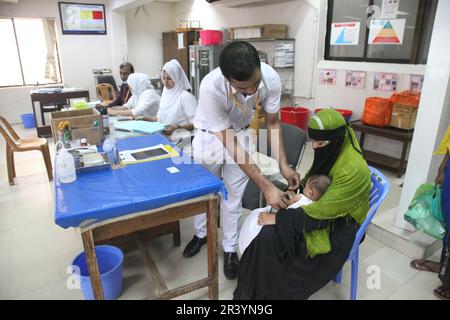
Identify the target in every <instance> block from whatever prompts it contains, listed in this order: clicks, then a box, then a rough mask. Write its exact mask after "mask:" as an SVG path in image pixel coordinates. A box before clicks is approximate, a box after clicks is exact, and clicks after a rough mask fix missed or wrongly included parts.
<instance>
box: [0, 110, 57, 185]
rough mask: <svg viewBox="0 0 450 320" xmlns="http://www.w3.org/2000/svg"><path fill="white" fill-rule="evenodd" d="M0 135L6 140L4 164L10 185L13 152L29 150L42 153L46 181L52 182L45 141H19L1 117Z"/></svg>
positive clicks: (13, 172)
mask: <svg viewBox="0 0 450 320" xmlns="http://www.w3.org/2000/svg"><path fill="white" fill-rule="evenodd" d="M0 133H1V134H2V135H3V137H4V138H5V140H6V164H7V168H8V180H9V184H10V185H13V184H14V178H15V177H16V168H15V166H14V152H23V151H30V150H38V151H41V152H42V155H43V157H44V162H45V167H46V169H47V175H48V179H49V180H50V181H52V180H53V173H52V160H51V158H50V152H49V149H48V143H47V139H45V138H30V139H21V138H20V137H19V136H18V134H17V133H16V132H15V131H14V129H13V128H12V127H11V125H10V124H9V123H8V121H6V119H5V118H3V117H2V116H0Z"/></svg>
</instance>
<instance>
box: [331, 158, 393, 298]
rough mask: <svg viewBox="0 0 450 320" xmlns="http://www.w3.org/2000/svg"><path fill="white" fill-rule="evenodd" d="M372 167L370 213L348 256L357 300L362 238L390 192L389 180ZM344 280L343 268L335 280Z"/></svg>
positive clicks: (352, 293)
mask: <svg viewBox="0 0 450 320" xmlns="http://www.w3.org/2000/svg"><path fill="white" fill-rule="evenodd" d="M369 169H370V173H371V175H370V180H371V182H372V187H371V188H370V198H369V213H368V214H367V217H366V220H364V222H363V224H362V225H361V226H360V227H359V230H358V232H357V233H356V238H355V242H354V243H353V247H352V250H351V251H350V254H349V256H348V258H347V261H351V262H352V277H351V285H350V299H351V300H356V291H357V290H358V258H359V244H360V243H361V239H362V237H363V236H364V234H365V233H366V229H367V227H368V226H369V224H370V222H371V221H372V218H373V216H374V215H375V213H376V212H377V210H378V208H379V207H380V205H381V203H382V202H383V200H384V198H386V195H387V193H388V192H389V180H388V179H387V178H386V177H385V176H384V174H382V173H381V172H380V171H378V170H377V169H375V168H373V167H371V166H369ZM341 280H342V269H341V271H339V273H338V274H337V276H336V278H335V279H334V282H337V283H340V282H341Z"/></svg>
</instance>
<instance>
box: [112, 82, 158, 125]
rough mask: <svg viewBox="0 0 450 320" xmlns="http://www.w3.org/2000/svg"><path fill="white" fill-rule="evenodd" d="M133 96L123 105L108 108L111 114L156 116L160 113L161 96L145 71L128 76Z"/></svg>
mask: <svg viewBox="0 0 450 320" xmlns="http://www.w3.org/2000/svg"><path fill="white" fill-rule="evenodd" d="M127 82H128V86H129V87H130V90H131V93H132V96H131V98H130V100H128V102H127V103H125V104H124V105H123V106H118V107H113V108H108V114H109V115H110V116H134V117H154V116H156V114H157V113H158V109H159V102H160V97H159V95H158V94H157V93H156V91H155V89H154V88H153V86H152V84H151V83H150V79H149V77H148V76H147V75H146V74H143V73H132V74H130V76H129V77H128V81H127Z"/></svg>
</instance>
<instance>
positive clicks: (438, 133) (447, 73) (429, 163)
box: [396, 1, 450, 229]
mask: <svg viewBox="0 0 450 320" xmlns="http://www.w3.org/2000/svg"><path fill="white" fill-rule="evenodd" d="M449 12H450V1H439V4H438V7H437V12H436V18H435V21H434V28H433V35H432V37H431V43H430V51H429V54H428V64H427V68H426V72H425V77H426V79H427V80H426V81H425V82H424V86H423V90H422V97H421V101H420V105H419V110H418V115H417V122H416V129H415V134H414V138H413V141H412V147H411V156H410V161H409V164H408V168H407V170H406V174H405V183H404V186H403V192H402V195H401V198H400V204H399V206H398V209H397V217H396V225H397V226H399V227H402V228H408V229H409V228H411V226H410V225H409V224H407V223H406V222H405V221H404V219H403V215H404V213H405V211H406V209H407V208H408V205H409V203H410V202H411V199H412V197H413V195H414V192H415V190H416V189H417V187H418V186H419V185H420V184H422V183H424V182H432V181H433V180H434V177H435V176H436V173H437V166H438V163H439V162H440V161H442V156H440V157H438V156H433V155H432V154H433V151H434V150H436V147H437V145H438V143H439V142H440V141H441V139H442V137H443V135H444V132H445V130H446V129H447V127H448V126H449V124H450V56H449V55H448V52H450V42H449V41H448V35H449V33H450V20H449V19H448V13H449Z"/></svg>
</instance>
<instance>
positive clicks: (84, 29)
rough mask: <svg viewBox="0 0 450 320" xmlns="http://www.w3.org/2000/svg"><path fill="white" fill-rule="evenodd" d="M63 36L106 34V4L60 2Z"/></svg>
mask: <svg viewBox="0 0 450 320" xmlns="http://www.w3.org/2000/svg"><path fill="white" fill-rule="evenodd" d="M58 5H59V16H60V18H61V28H62V33H63V34H106V18H105V5H104V4H90V3H72V2H58Z"/></svg>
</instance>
